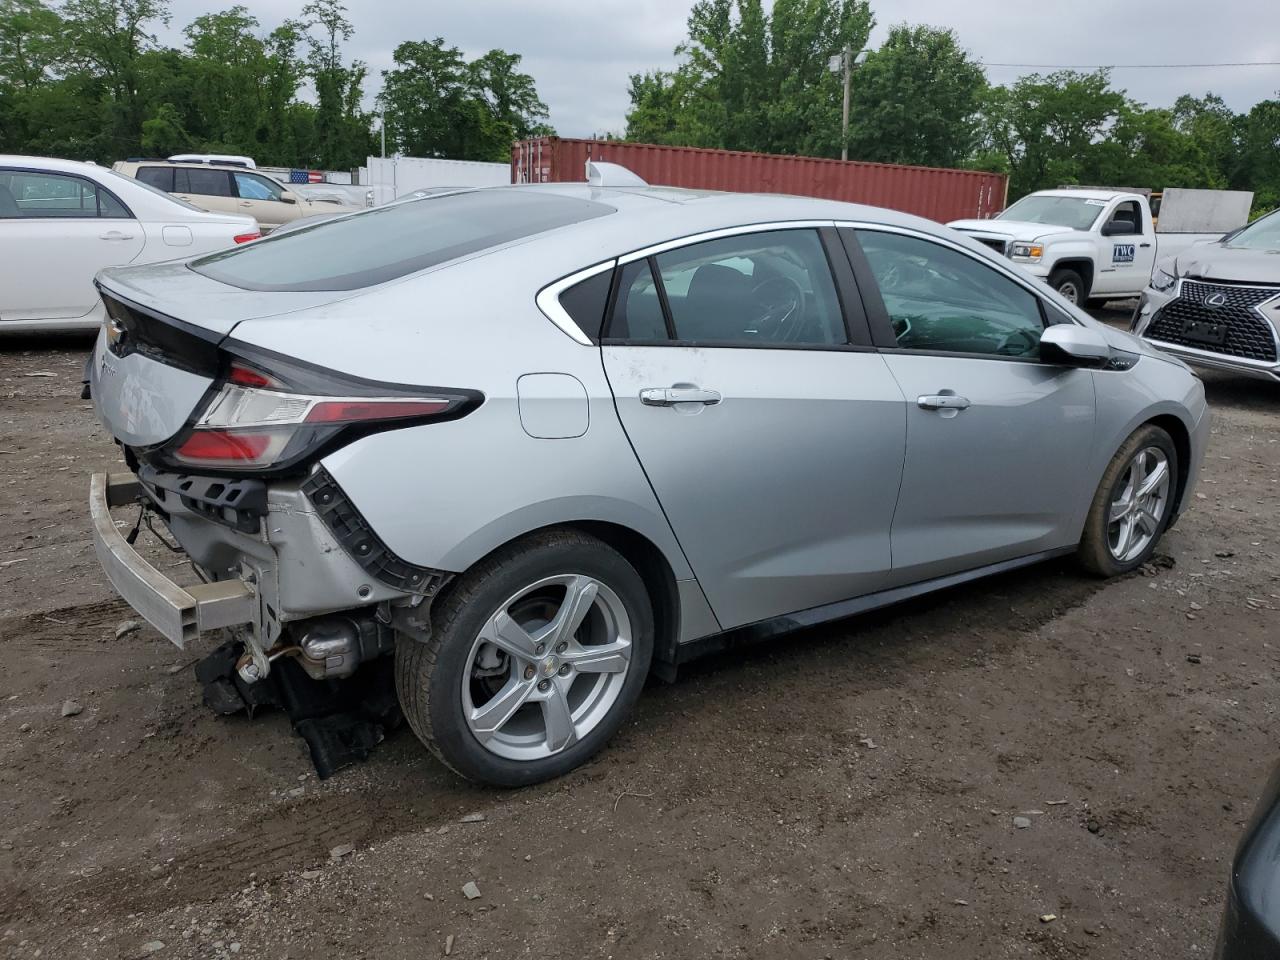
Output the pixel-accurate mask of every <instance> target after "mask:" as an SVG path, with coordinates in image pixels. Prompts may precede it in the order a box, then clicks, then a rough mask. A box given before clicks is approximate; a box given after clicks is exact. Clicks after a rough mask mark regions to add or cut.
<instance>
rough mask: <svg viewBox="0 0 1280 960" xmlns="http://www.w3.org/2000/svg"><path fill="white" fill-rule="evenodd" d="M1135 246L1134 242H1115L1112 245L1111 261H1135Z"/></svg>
mask: <svg viewBox="0 0 1280 960" xmlns="http://www.w3.org/2000/svg"><path fill="white" fill-rule="evenodd" d="M1135 252H1136V251H1135V247H1134V245H1133V244H1132V243H1113V244H1112V245H1111V262H1112V263H1113V264H1115V263H1133V259H1134V254H1135Z"/></svg>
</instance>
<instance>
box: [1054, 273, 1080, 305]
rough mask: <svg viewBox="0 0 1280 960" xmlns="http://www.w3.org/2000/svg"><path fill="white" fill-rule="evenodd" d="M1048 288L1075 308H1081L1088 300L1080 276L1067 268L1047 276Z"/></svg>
mask: <svg viewBox="0 0 1280 960" xmlns="http://www.w3.org/2000/svg"><path fill="white" fill-rule="evenodd" d="M1049 286H1051V287H1052V288H1053V289H1054V290H1056V291H1058V294H1059V295H1060V296H1062V297H1065V298H1066V299H1067V300H1070V301H1071V302H1072V303H1074V304H1075V305H1076V306H1083V305H1084V304H1085V302H1086V301H1087V300H1088V299H1089V291H1088V290H1086V289H1085V285H1084V280H1083V279H1082V278H1081V276H1080V274H1078V273H1077V272H1076V271H1074V270H1071V269H1069V268H1067V267H1060V268H1058V269H1057V270H1055V271H1053V273H1051V274H1049Z"/></svg>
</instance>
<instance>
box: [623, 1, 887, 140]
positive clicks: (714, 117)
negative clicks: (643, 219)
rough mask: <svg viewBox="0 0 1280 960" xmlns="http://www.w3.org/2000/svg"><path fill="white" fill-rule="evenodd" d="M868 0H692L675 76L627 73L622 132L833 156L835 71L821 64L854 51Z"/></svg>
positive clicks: (863, 30) (860, 41)
mask: <svg viewBox="0 0 1280 960" xmlns="http://www.w3.org/2000/svg"><path fill="white" fill-rule="evenodd" d="M871 25H872V17H871V10H870V6H869V5H868V3H867V2H866V0H776V2H775V3H774V4H773V9H772V11H771V12H769V13H766V12H765V11H764V8H763V4H762V2H761V0H698V2H696V3H695V4H694V5H693V8H692V10H691V11H690V13H689V21H688V38H687V39H686V40H685V42H684V43H682V44H681V45H680V46H678V47H677V48H676V54H677V55H678V56H680V57H681V58H682V62H681V64H680V66H679V67H678V68H677V69H676V70H675V71H674V73H662V72H658V73H650V74H636V75H634V76H632V78H631V110H630V112H629V113H628V115H627V138H628V139H633V140H653V141H656V142H659V143H677V144H692V145H697V146H709V147H722V148H726V149H732V150H760V151H767V152H774V153H803V154H811V155H818V156H823V155H826V156H834V155H836V154H838V153H839V149H840V107H841V86H840V78H839V77H837V76H835V75H834V74H832V73H831V71H830V70H829V69H828V66H827V61H828V59H829V58H830V57H831V56H832V55H834V54H837V53H839V52H840V51H841V50H842V49H844V48H845V47H846V46H847V47H849V48H851V49H854V50H859V49H861V48H862V47H863V46H864V45H865V44H866V40H867V37H868V35H869V34H870V31H871Z"/></svg>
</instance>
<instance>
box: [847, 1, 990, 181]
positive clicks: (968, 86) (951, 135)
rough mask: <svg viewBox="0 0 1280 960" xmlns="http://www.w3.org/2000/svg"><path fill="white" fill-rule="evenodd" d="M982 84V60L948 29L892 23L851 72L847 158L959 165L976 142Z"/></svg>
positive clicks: (984, 76)
mask: <svg viewBox="0 0 1280 960" xmlns="http://www.w3.org/2000/svg"><path fill="white" fill-rule="evenodd" d="M986 88H987V78H986V74H985V73H983V70H982V67H981V65H979V64H978V63H977V62H976V61H975V60H973V59H972V58H971V57H970V56H969V55H968V54H967V53H966V52H965V51H964V50H963V49H962V48H961V47H960V44H959V42H958V40H957V39H956V35H955V33H954V32H952V31H951V30H941V29H938V28H935V27H927V26H919V27H911V26H907V25H905V24H904V25H902V26H897V27H894V28H893V29H891V30H890V31H889V36H888V38H887V39H886V40H885V42H884V44H883V45H882V46H881V47H880V49H879V50H876V51H874V52H873V53H871V54H869V55H868V57H867V60H866V62H865V63H864V64H863V65H862V66H861V67H859V68H858V69H857V71H856V72H855V73H854V75H853V83H852V95H851V97H850V104H851V110H850V113H851V115H852V116H851V120H850V136H849V141H850V142H849V155H850V156H851V157H854V158H855V159H858V160H875V161H879V162H882V163H913V164H922V165H924V166H934V167H955V166H959V165H960V164H961V163H963V162H964V161H965V160H967V159H968V158H969V157H970V156H971V155H972V153H973V151H974V149H975V147H976V146H977V142H978V113H979V110H980V109H981V106H982V97H983V94H984V92H985V91H986Z"/></svg>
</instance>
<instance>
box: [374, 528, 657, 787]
mask: <svg viewBox="0 0 1280 960" xmlns="http://www.w3.org/2000/svg"><path fill="white" fill-rule="evenodd" d="M575 611H581V615H580V616H575ZM575 624H576V625H575ZM431 627H432V629H431V636H430V639H429V640H426V641H420V640H416V639H413V638H410V637H408V636H403V635H402V636H401V637H400V638H399V640H398V642H397V645H396V690H397V693H398V694H399V699H400V706H401V709H403V710H404V714H405V717H406V719H407V720H408V721H409V726H410V727H411V728H412V729H413V732H414V733H415V734H417V736H418V739H420V740H421V741H422V742H423V743H424V744H425V745H426V746H427V748H428V749H429V750H430V751H431V752H432V753H433V754H435V755H436V756H437V757H438V758H439V759H440V760H441V761H443V762H444V764H445V765H446V766H448V767H449V768H450V769H452V770H453V771H454V772H456V773H458V774H460V775H461V776H463V777H466V778H467V779H469V780H476V781H479V782H481V783H486V784H491V785H493V786H499V787H518V786H524V785H527V784H532V783H538V782H540V781H543V780H549V779H551V778H553V777H558V776H560V775H561V774H564V773H567V772H569V771H570V770H572V769H574V768H575V767H577V766H579V765H580V764H582V763H584V762H586V761H587V760H588V759H589V758H590V757H591V756H592V755H594V754H595V753H596V752H597V751H599V750H600V748H601V747H603V746H604V745H605V743H606V742H607V741H608V739H609V738H610V737H611V736H612V735H613V734H614V733H615V732H616V731H617V729H618V727H620V726H621V725H622V722H623V720H625V719H626V716H627V714H628V713H629V712H630V711H631V708H632V707H633V706H634V704H635V702H636V700H637V698H638V697H639V696H640V691H641V688H642V687H643V686H644V682H645V677H646V675H647V674H648V672H649V662H650V659H651V657H652V654H653V610H652V605H651V602H650V599H649V594H648V591H647V590H646V589H645V585H644V581H643V580H642V579H641V577H640V575H639V574H638V573H637V572H636V570H635V568H634V567H633V566H631V564H630V563H628V562H627V560H626V559H625V558H624V557H623V556H622V555H621V554H619V553H618V552H617V551H615V550H614V549H613V548H611V547H609V546H608V545H606V544H605V543H603V542H601V541H600V540H597V539H595V538H594V537H590V536H587V535H585V534H582V533H579V532H577V531H573V530H559V531H549V532H546V533H540V534H535V535H533V536H531V537H528V538H527V539H525V540H522V541H519V542H517V543H514V544H511V545H509V546H507V547H504V548H502V549H500V550H498V551H497V552H495V553H493V554H492V555H490V556H489V557H487V558H485V559H484V560H482V561H480V562H479V563H478V564H476V565H475V566H474V567H472V568H471V569H470V570H468V571H467V572H466V573H464V574H462V575H461V576H460V577H459V578H458V579H457V580H456V581H455V582H454V583H453V584H451V585H450V589H449V591H448V593H447V594H446V595H445V596H443V597H441V598H440V599H439V600H438V601H437V603H436V605H435V606H434V607H433V609H432V611H431ZM624 655H625V656H624Z"/></svg>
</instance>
